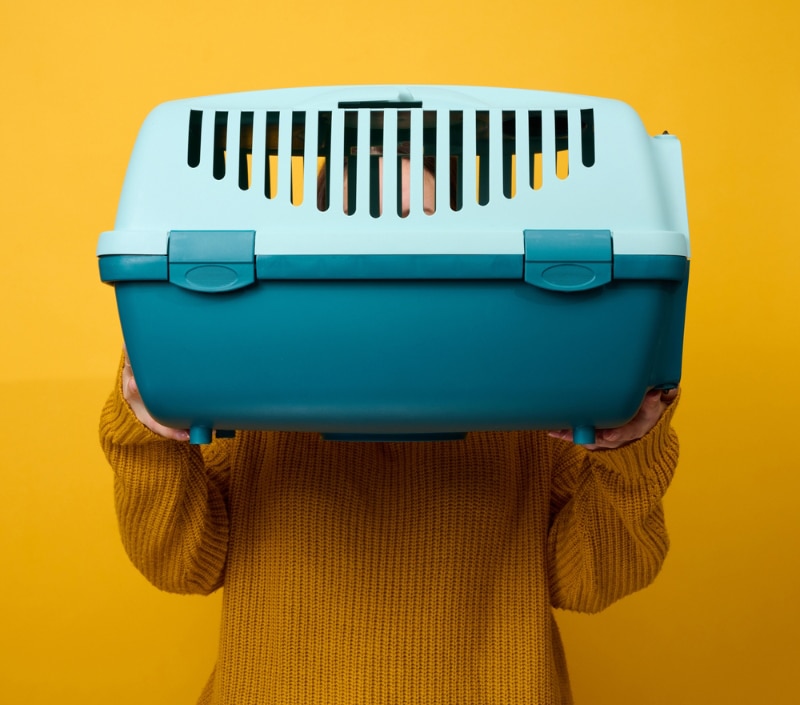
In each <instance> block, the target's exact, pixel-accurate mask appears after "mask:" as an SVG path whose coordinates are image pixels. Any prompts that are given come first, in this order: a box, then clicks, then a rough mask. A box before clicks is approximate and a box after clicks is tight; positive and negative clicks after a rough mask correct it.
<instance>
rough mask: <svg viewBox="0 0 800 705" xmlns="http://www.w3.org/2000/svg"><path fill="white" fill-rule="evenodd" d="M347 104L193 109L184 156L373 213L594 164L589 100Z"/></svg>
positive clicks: (450, 202) (276, 192) (486, 197)
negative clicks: (468, 105) (543, 105)
mask: <svg viewBox="0 0 800 705" xmlns="http://www.w3.org/2000/svg"><path fill="white" fill-rule="evenodd" d="M350 105H351V104H349V103H342V104H341V105H340V107H339V109H338V110H333V111H331V110H328V111H324V110H323V111H278V110H269V111H265V112H262V113H260V114H259V113H256V112H253V111H242V112H229V111H202V110H192V111H190V113H189V124H188V149H187V164H188V166H189V167H191V168H192V169H197V168H199V167H201V165H203V164H208V166H207V167H205V168H209V167H210V172H211V175H212V176H213V178H214V179H216V180H218V181H219V180H223V179H228V178H235V179H237V180H238V186H239V188H240V189H241V190H242V191H254V190H255V188H254V186H255V184H256V183H258V185H259V188H258V191H259V192H260V193H261V194H262V196H263V197H264V198H266V199H267V200H283V199H287V200H288V201H289V202H290V203H291V204H293V205H294V206H301V205H308V206H312V205H313V204H316V207H317V209H318V210H320V211H329V210H333V211H339V212H343V213H345V214H347V215H354V214H356V213H361V212H362V211H364V212H367V213H369V215H370V216H372V217H373V218H378V217H381V216H383V215H386V214H388V213H393V214H396V215H398V216H400V217H405V216H407V215H408V214H409V212H412V211H415V212H419V211H422V212H424V213H426V214H432V213H435V212H436V211H437V210H440V211H441V210H450V211H462V210H465V208H466V207H467V206H470V207H472V205H475V206H477V207H485V206H487V205H489V204H491V203H493V202H494V201H497V200H510V199H514V198H517V197H520V196H524V195H525V194H526V193H531V192H536V191H539V190H541V189H543V188H546V187H547V185H548V184H550V183H554V182H557V181H564V180H566V179H568V178H569V176H570V173H571V172H573V171H574V170H576V169H579V168H584V169H589V168H591V167H593V166H594V165H595V160H596V149H595V147H596V138H595V120H594V110H592V109H583V110H579V111H577V110H495V109H492V110H472V111H467V110H448V111H444V110H439V111H437V110H423V109H422V108H421V106H420V107H417V106H416V104H411V107H409V104H403V105H402V107H400V106H398V107H397V108H395V107H394V106H387V105H385V104H382V103H376V104H372V103H370V104H369V105H368V106H365V105H364V104H361V103H359V104H352V108H351V107H350ZM342 106H347V107H346V108H343V107H342ZM209 118H212V119H211V120H209ZM207 120H208V122H209V123H210V124H205V121H207ZM209 132H210V134H209V135H208V138H204V136H203V135H204V133H209ZM258 132H260V133H261V134H258ZM254 144H255V145H257V148H256V150H255V152H254ZM206 148H209V151H210V152H211V153H210V154H206V153H204V150H205V149H206ZM309 170H311V171H309ZM234 175H235V176H234ZM256 175H258V176H259V178H258V179H256V178H255V176H256ZM441 179H444V181H443V182H440V183H437V182H439V181H440V180H441ZM314 189H316V194H313V196H314V197H312V198H310V199H309V198H308V197H307V196H308V195H309V192H311V191H312V190H314ZM284 190H285V193H284V192H283V191H284Z"/></svg>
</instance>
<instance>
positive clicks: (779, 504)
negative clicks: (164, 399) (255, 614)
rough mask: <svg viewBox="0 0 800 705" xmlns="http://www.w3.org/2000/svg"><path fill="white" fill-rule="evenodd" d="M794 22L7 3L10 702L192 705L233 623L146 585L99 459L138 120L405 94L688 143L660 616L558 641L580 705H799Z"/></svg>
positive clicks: (655, 593) (642, 615) (1, 591)
mask: <svg viewBox="0 0 800 705" xmlns="http://www.w3.org/2000/svg"><path fill="white" fill-rule="evenodd" d="M798 7H800V6H798V4H797V3H795V2H791V1H790V0H782V1H781V0H766V1H765V2H752V1H751V2H743V1H742V0H726V2H724V3H723V2H719V1H717V2H713V3H712V2H708V1H707V0H674V1H673V2H671V3H656V2H642V1H641V0H602V1H601V0H573V1H572V2H546V3H545V2H521V1H519V2H517V3H516V4H513V3H487V2H474V0H458V1H457V2H456V1H453V2H451V4H446V3H436V2H435V0H408V1H407V2H405V3H398V4H389V3H367V2H352V3H350V4H349V5H348V4H342V3H337V2H322V1H321V0H307V1H305V2H304V1H303V0H295V1H294V2H284V3H278V2H259V3H254V2H251V1H250V0H245V1H244V2H239V3H236V2H230V3H222V2H213V3H211V2H207V1H203V0H191V1H189V0H172V2H165V1H164V0H137V2H135V3H134V2H126V1H120V2H112V3H109V2H99V0H84V1H83V2H80V3H60V2H55V0H50V1H49V2H43V1H42V0H28V1H27V2H25V3H10V2H4V3H3V4H2V9H0V55H1V56H2V75H3V78H2V92H1V93H0V95H1V96H2V98H1V99H2V110H0V140H2V142H1V144H2V150H0V170H1V171H0V178H1V179H2V182H0V216H2V217H0V227H1V228H2V236H1V237H2V246H3V257H2V259H3V264H2V272H3V276H2V284H0V286H2V345H1V346H0V429H1V430H0V434H2V442H1V444H0V453H1V455H0V458H1V460H0V464H2V481H3V482H2V487H3V496H2V511H0V570H1V571H2V577H1V578H0V629H1V630H2V640H0V703H2V704H3V705H5V704H6V703H8V704H9V705H11V704H14V705H17V704H21V703H24V704H26V705H45V704H48V705H49V704H51V703H75V704H78V703H80V704H81V705H87V704H94V703H98V704H100V703H102V704H105V703H115V704H116V705H129V704H130V705H134V704H135V705H140V704H141V703H148V705H161V704H163V705H180V704H181V703H193V702H194V700H195V697H196V695H197V693H198V692H199V689H200V687H201V685H202V683H203V682H204V680H205V678H206V676H207V673H208V671H209V669H210V667H211V665H212V662H213V658H214V647H215V637H216V628H217V621H218V612H219V602H218V600H219V598H218V597H212V598H209V599H203V598H183V597H175V596H170V595H165V594H162V593H159V592H158V591H157V590H156V589H155V588H152V587H150V586H149V585H148V584H147V583H145V581H144V579H143V578H141V577H140V576H139V575H138V573H136V571H135V570H134V569H133V568H132V567H131V566H130V564H129V563H128V561H127V559H126V557H125V555H124V553H123V551H122V548H121V545H120V543H119V540H118V538H117V533H116V525H115V518H114V514H113V509H112V495H111V473H110V471H109V470H108V468H107V467H106V465H105V462H104V459H103V458H102V457H101V454H100V452H99V449H98V446H97V441H96V422H97V415H98V411H99V408H100V406H101V404H102V402H103V400H104V397H105V395H106V392H107V391H108V389H109V387H110V384H111V379H112V376H113V373H114V371H115V368H116V364H117V356H118V353H119V348H120V333H119V328H118V325H117V321H116V312H115V309H114V302H113V292H112V290H111V289H110V288H108V287H106V286H104V285H101V284H100V283H99V277H98V273H97V267H96V260H95V255H94V248H95V245H96V241H97V236H98V234H99V233H100V232H101V231H103V230H107V229H111V228H112V227H113V223H114V215H115V210H116V204H117V199H118V196H119V192H120V187H121V183H122V178H123V174H124V170H125V167H126V164H127V160H128V156H129V154H130V149H131V147H132V145H133V141H134V138H135V136H136V133H137V130H138V128H139V126H140V124H141V121H142V119H143V118H144V116H145V114H146V113H147V112H148V111H149V110H150V109H151V108H152V107H154V106H155V105H157V104H158V103H161V102H163V101H165V100H169V99H173V98H180V97H191V96H195V95H205V94H211V93H221V92H230V91H239V90H251V89H264V88H275V87H283V86H293V85H318V84H333V83H390V82H397V83H445V84H446V83H454V84H487V85H505V86H511V87H521V88H538V89H546V90H556V91H566V92H573V93H587V94H593V95H599V96H604V97H614V98H619V99H622V100H624V101H626V102H628V103H630V104H631V105H633V106H634V107H635V108H636V109H637V111H638V112H639V113H640V115H641V116H642V118H643V120H644V122H645V124H646V125H647V127H648V130H649V131H650V132H651V133H656V132H661V131H662V130H664V129H668V130H669V131H670V132H672V133H674V134H676V135H678V136H679V137H680V139H681V141H682V144H683V149H684V158H685V170H686V184H687V192H688V201H689V213H690V225H691V231H692V244H693V279H692V283H691V292H690V307H689V319H688V324H687V337H686V357H685V375H684V389H685V395H684V399H683V404H682V408H681V410H680V412H679V415H678V419H677V426H678V430H679V432H680V434H681V438H682V460H681V467H680V472H679V475H678V477H677V479H676V481H675V483H674V486H673V488H672V489H671V491H670V494H669V496H668V500H667V510H668V513H669V522H670V527H671V533H672V538H673V546H672V553H671V555H670V558H669V559H668V561H667V564H666V566H665V569H664V571H663V573H662V575H661V577H660V578H659V580H658V581H657V582H656V583H655V585H653V586H652V587H651V588H650V589H648V590H646V591H644V592H642V593H639V594H637V595H635V596H633V597H630V598H628V599H626V600H624V601H622V602H621V603H619V604H617V605H615V606H614V607H612V608H611V609H609V610H608V611H607V612H605V613H604V614H602V615H600V616H596V617H585V616H580V615H567V614H563V615H560V617H559V620H560V623H561V624H562V628H563V631H564V637H565V640H566V643H567V650H568V655H569V658H570V665H571V672H572V677H573V682H574V688H575V693H576V697H577V701H578V703H579V704H581V703H584V704H587V705H588V704H589V703H591V704H592V705H662V704H664V705H666V704H670V705H675V704H681V705H708V704H714V703H721V704H724V705H737V704H740V703H741V704H742V705H752V704H753V703H771V704H772V705H780V704H787V705H788V704H790V703H792V704H793V703H796V702H797V697H798V696H797V676H796V670H797V662H798V657H800V647H799V646H798V644H800V639H799V638H798V634H800V555H799V552H798V548H800V546H799V543H800V542H798V536H799V535H800V531H799V529H800V527H799V526H798V501H797V496H798V493H799V492H800V461H799V460H798V450H797V443H798V439H799V438H800V404H798V398H799V397H800V394H799V393H800V383H799V381H798V371H797V370H798V364H799V362H798V361H799V360H800V325H798V323H799V321H798V289H797V287H798V277H797V274H796V272H797V270H798V266H799V263H800V237H798V233H797V230H798V229H797V216H796V209H797V205H796V204H797V199H798V196H797V191H798V185H800V184H799V183H798V172H797V168H798V162H799V160H800V144H798V142H799V140H800V129H798V127H797V121H798V115H800V99H798V92H799V91H798V88H800V86H798V76H799V75H800V71H799V70H800V54H799V53H798V49H797V46H798V43H797V27H798V21H800V10H798V9H797V8H798Z"/></svg>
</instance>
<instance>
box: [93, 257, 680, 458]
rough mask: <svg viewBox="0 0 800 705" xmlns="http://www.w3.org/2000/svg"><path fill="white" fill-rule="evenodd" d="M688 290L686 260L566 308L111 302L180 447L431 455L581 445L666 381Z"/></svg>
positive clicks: (472, 302) (274, 294)
mask: <svg viewBox="0 0 800 705" xmlns="http://www.w3.org/2000/svg"><path fill="white" fill-rule="evenodd" d="M108 265H111V262H108ZM108 265H107V266H108ZM101 267H102V264H101ZM687 284H688V261H686V262H685V263H684V266H683V268H682V272H681V277H680V279H678V280H675V279H656V280H645V279H642V280H637V279H631V280H621V281H612V282H610V283H608V284H606V285H604V286H601V287H599V288H593V289H591V290H588V291H577V292H569V293H565V292H558V291H548V290H546V289H542V288H539V287H537V286H531V285H530V284H527V283H525V282H524V281H521V280H517V281H509V280H496V281H494V280H486V281H445V280H433V281H407V280H406V281H397V280H395V281H392V280H388V281H374V280H358V281H352V280H351V281H348V280H341V281H259V282H256V283H255V284H253V285H251V286H247V287H245V288H242V289H239V290H236V291H229V292H219V293H215V294H207V293H201V292H198V291H192V290H189V289H186V288H183V287H179V286H175V285H173V284H170V283H169V282H167V281H117V282H115V287H116V295H117V301H118V305H119V313H120V319H121V322H122V326H123V330H124V333H125V338H126V341H127V347H128V353H129V355H130V358H131V362H132V365H133V369H134V371H135V374H136V377H137V382H138V384H139V387H140V389H141V393H142V397H143V399H144V401H145V404H146V405H147V407H148V409H149V411H150V412H151V413H152V414H153V416H154V417H155V418H157V419H158V420H159V421H161V422H162V423H164V424H166V425H169V426H173V427H178V428H191V429H192V440H193V441H194V442H200V443H205V442H208V441H209V440H210V438H211V433H212V430H213V429H241V430H244V429H271V430H285V431H314V432H321V433H323V434H325V435H326V436H327V437H329V438H339V439H343V440H388V439H393V440H396V439H398V438H399V439H405V440H431V439H439V438H445V439H446V438H455V437H460V436H461V435H463V434H464V433H465V432H468V431H485V430H517V429H561V428H573V429H575V432H576V440H577V441H579V442H586V443H590V442H592V441H593V439H594V428H595V427H614V426H618V425H621V424H624V423H626V422H627V421H628V420H629V419H631V418H632V417H633V416H634V414H635V413H636V411H637V410H638V407H639V405H640V403H641V401H642V398H643V396H644V395H645V393H646V392H647V391H648V390H650V389H651V388H654V387H661V388H671V387H674V386H676V385H677V384H678V382H679V380H680V374H681V351H682V344H683V323H684V312H685V302H686V287H687Z"/></svg>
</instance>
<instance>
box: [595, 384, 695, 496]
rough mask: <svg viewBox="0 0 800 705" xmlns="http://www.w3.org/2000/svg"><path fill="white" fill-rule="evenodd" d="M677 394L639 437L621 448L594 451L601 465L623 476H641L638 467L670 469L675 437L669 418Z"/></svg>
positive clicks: (675, 455)
mask: <svg viewBox="0 0 800 705" xmlns="http://www.w3.org/2000/svg"><path fill="white" fill-rule="evenodd" d="M680 396H681V393H680V391H679V392H678V395H677V396H676V397H675V399H674V400H673V401H672V403H671V404H670V405H669V406H668V407H667V408H666V409H665V410H664V413H663V414H662V415H661V418H660V419H659V420H658V422H657V423H656V425H655V426H653V428H652V429H650V431H648V432H647V433H646V434H645V435H644V436H643V437H642V438H640V439H639V440H637V441H633V442H632V443H628V444H627V445H624V446H622V447H621V448H615V449H607V450H596V451H593V454H596V455H597V456H598V459H600V460H601V462H602V464H603V465H605V466H607V467H609V468H612V469H613V470H615V471H617V472H618V473H620V474H621V475H622V476H624V477H625V478H626V479H629V480H636V479H639V478H641V474H642V468H653V469H657V468H661V469H664V470H667V469H668V470H669V471H670V473H671V471H672V470H674V468H675V466H676V465H677V463H678V436H677V434H676V433H675V430H674V429H673V428H672V418H673V416H674V415H675V410H676V408H677V406H678V402H679V400H680Z"/></svg>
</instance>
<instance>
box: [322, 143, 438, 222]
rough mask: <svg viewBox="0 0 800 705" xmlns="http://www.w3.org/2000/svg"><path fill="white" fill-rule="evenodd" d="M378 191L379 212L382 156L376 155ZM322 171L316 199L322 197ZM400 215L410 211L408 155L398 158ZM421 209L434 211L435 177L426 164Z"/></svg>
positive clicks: (409, 164)
mask: <svg viewBox="0 0 800 705" xmlns="http://www.w3.org/2000/svg"><path fill="white" fill-rule="evenodd" d="M377 165H378V166H377V168H378V192H379V194H380V196H379V212H380V213H381V214H382V213H383V157H378V160H377ZM347 172H348V170H347V168H346V167H345V170H344V198H343V203H342V207H343V209H344V212H345V213H348V193H349V191H348V181H349V179H348V176H347ZM324 173H325V172H324V171H322V172H320V178H319V181H318V184H317V186H318V191H319V192H320V193H318V200H319V198H322V197H324V193H323V192H324V189H325V180H324ZM399 178H400V216H401V217H403V218H405V217H406V216H407V215H408V214H409V212H410V211H411V160H410V159H409V158H408V157H402V158H401V159H400V174H399ZM422 210H423V211H424V212H425V213H426V214H427V215H432V214H433V213H434V212H435V211H436V177H435V175H434V173H433V170H432V169H431V168H430V167H429V166H428V165H427V164H426V165H425V168H424V169H423V173H422Z"/></svg>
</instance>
